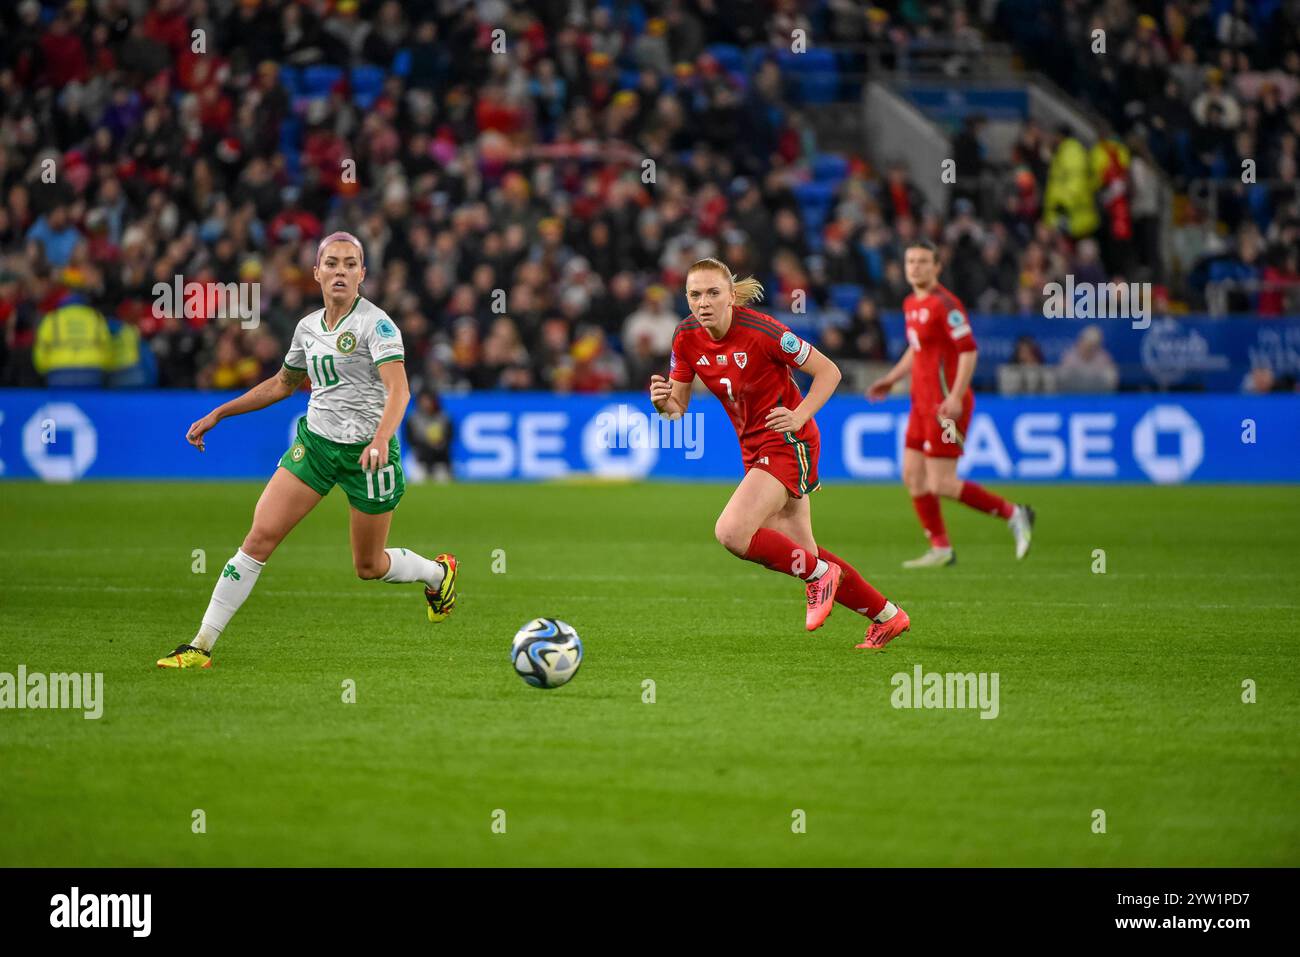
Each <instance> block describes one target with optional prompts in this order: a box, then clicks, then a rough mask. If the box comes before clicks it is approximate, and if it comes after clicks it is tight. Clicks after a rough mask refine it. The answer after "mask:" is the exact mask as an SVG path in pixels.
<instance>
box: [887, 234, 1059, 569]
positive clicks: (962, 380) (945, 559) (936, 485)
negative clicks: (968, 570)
mask: <svg viewBox="0 0 1300 957" xmlns="http://www.w3.org/2000/svg"><path fill="white" fill-rule="evenodd" d="M903 267H904V270H905V272H906V273H907V281H908V282H909V283H910V284H911V286H912V294H911V295H910V296H908V297H907V298H906V299H904V300H903V313H904V316H905V318H906V321H907V351H905V352H904V353H903V356H902V358H900V359H899V360H898V363H897V364H896V365H895V366H894V368H892V369H890V370H889V373H888V374H887V375H885V376H884V377H883V378H880V379H878V380H877V381H875V382H873V383H872V384H871V387H870V388H869V389H868V390H867V398H868V399H871V400H873V401H875V400H878V399H883V398H884V397H885V396H887V395H888V394H889V390H890V389H891V388H892V387H893V385H894V383H896V382H897V381H898V380H899V379H901V378H903V376H905V375H907V373H908V372H909V371H910V372H911V373H912V413H911V415H910V416H909V418H908V420H907V436H906V439H905V441H904V443H903V444H904V449H903V484H904V485H905V486H907V491H908V492H909V493H910V494H911V496H912V504H913V505H914V506H915V507H916V514H917V516H918V517H919V518H920V519H921V527H922V528H923V529H924V530H925V534H926V537H927V538H928V539H929V540H930V550H929V551H927V552H926V553H925V554H924V555H922V556H921V557H920V558H914V559H912V560H911V561H907V562H904V563H903V565H904V567H906V568H930V567H935V566H942V565H951V564H952V563H953V562H955V561H956V560H957V554H956V552H954V551H953V548H952V543H951V542H950V541H949V540H948V530H947V529H946V528H945V527H944V524H943V513H942V512H941V511H940V508H939V496H940V495H942V496H943V497H945V498H954V499H956V500H957V501H959V502H961V503H962V504H963V505H969V506H970V507H971V508H974V509H978V510H979V511H981V512H988V513H989V514H990V515H997V516H999V517H1001V518H1003V519H1006V522H1007V524H1008V526H1010V528H1011V534H1012V535H1013V536H1014V537H1015V541H1016V558H1024V557H1025V554H1026V553H1027V552H1028V551H1029V542H1030V538H1031V536H1032V533H1033V527H1034V510H1033V509H1032V508H1030V507H1029V506H1028V505H1016V504H1013V503H1011V502H1008V501H1007V500H1006V499H1004V498H1002V497H1000V496H998V495H994V494H993V493H992V492H990V491H989V490H988V489H986V488H983V487H982V486H980V485H977V484H975V483H974V482H964V481H962V480H961V479H959V478H958V477H957V459H958V458H959V457H960V456H961V453H962V446H963V444H964V443H965V440H966V428H967V426H968V425H970V417H971V411H972V410H973V409H974V407H975V396H974V395H973V394H972V393H971V390H970V381H971V377H972V376H973V375H974V374H975V354H976V350H975V335H974V333H972V332H971V326H970V317H969V316H967V315H966V309H965V307H963V306H962V304H961V302H960V301H959V300H958V299H957V297H956V296H954V295H953V294H952V293H950V292H949V291H948V290H947V289H945V288H944V287H943V286H941V285H940V284H939V268H940V266H939V254H938V252H937V251H936V250H935V247H934V244H933V243H930V242H928V241H924V240H922V241H920V242H915V243H913V244H912V245H910V246H908V247H907V252H906V254H905V257H904V260H903Z"/></svg>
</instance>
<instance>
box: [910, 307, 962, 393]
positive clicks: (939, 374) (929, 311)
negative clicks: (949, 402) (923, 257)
mask: <svg viewBox="0 0 1300 957" xmlns="http://www.w3.org/2000/svg"><path fill="white" fill-rule="evenodd" d="M903 315H904V317H905V318H906V321H907V344H908V345H909V346H911V347H912V402H913V403H917V404H921V403H924V404H933V405H938V404H939V403H940V402H942V401H943V397H944V396H945V395H947V394H948V389H949V388H951V386H952V383H953V379H954V378H955V377H956V375H957V356H958V355H959V354H960V353H962V352H974V351H975V334H974V333H973V332H971V327H970V317H969V316H967V315H966V307H965V306H963V305H962V304H961V301H960V300H959V299H958V298H957V297H956V296H954V295H953V294H952V293H950V292H949V291H948V290H947V289H945V288H944V287H943V286H941V285H939V284H938V283H935V285H934V288H933V289H932V290H930V294H929V295H927V296H917V295H916V294H912V295H909V296H908V297H907V298H906V299H904V300H903ZM969 395H970V393H969V391H968V392H967V396H969Z"/></svg>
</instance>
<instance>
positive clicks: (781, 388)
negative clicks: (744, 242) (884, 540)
mask: <svg viewBox="0 0 1300 957" xmlns="http://www.w3.org/2000/svg"><path fill="white" fill-rule="evenodd" d="M762 294H763V287H762V286H761V285H760V284H759V283H758V281H757V280H755V279H753V278H749V279H741V280H736V279H735V278H734V277H733V276H732V275H731V270H730V269H729V268H728V267H727V266H726V265H725V264H724V263H722V262H720V261H718V260H716V259H701V260H700V261H699V262H697V263H695V264H694V265H693V266H691V268H690V269H689V270H687V273H686V299H687V302H688V303H689V304H690V307H691V315H690V318H688V319H686V320H684V321H683V322H682V323H681V324H680V325H678V327H677V331H676V332H675V333H674V334H673V348H672V358H671V362H670V365H669V373H668V374H669V378H668V379H665V378H664V377H663V376H659V375H657V376H653V377H652V378H651V381H650V400H651V402H653V403H654V407H655V409H656V410H657V411H658V412H659V413H660V414H661V415H667V416H669V417H676V416H679V415H681V414H683V413H684V412H685V411H686V408H687V406H688V405H690V401H691V382H692V381H693V380H694V379H695V377H696V376H699V377H700V379H701V380H702V381H703V382H704V384H705V385H706V386H707V387H708V389H709V391H710V392H712V393H713V394H714V395H715V396H717V398H718V401H719V402H721V403H722V407H723V408H724V409H726V410H727V415H728V417H729V418H730V419H731V424H732V426H734V427H735V429H736V435H737V436H738V437H739V438H740V449H741V455H742V458H743V460H744V466H745V477H744V478H743V479H742V480H741V482H740V485H738V486H737V487H736V491H735V492H733V493H732V495H731V499H730V500H729V501H728V502H727V506H726V508H724V509H723V510H722V514H721V515H720V516H718V522H717V525H716V526H715V527H714V534H715V535H716V536H717V539H718V542H719V543H720V544H721V545H722V546H723V547H724V548H726V549H727V550H728V551H730V552H731V553H732V554H734V555H737V556H738V557H740V558H744V559H746V560H748V561H751V562H757V563H758V564H760V565H764V566H766V567H767V568H770V569H772V570H773V571H778V572H781V573H783V574H786V575H791V576H793V577H795V578H799V579H802V580H803V582H804V583H805V592H806V596H807V605H808V609H807V616H806V619H805V626H806V627H807V629H808V630H809V631H815V630H816V629H818V628H820V627H821V626H822V623H823V622H825V621H826V617H827V616H828V615H829V614H830V612H831V608H832V607H833V606H834V603H835V602H836V601H838V602H839V603H840V604H842V605H844V606H845V607H847V608H851V609H853V610H854V611H855V612H857V613H858V614H860V615H864V616H866V617H867V618H869V619H871V624H870V625H869V626H868V627H867V633H866V636H865V638H864V639H863V641H862V643H861V644H860V645H858V646H857V647H859V648H874V649H879V648H883V647H884V646H885V645H887V644H888V643H889V642H890V641H892V640H893V639H895V638H897V637H898V636H899V635H901V634H902V633H903V632H905V631H907V630H908V627H909V625H910V624H911V622H910V621H909V619H908V617H907V612H905V611H903V609H901V608H898V607H896V606H895V605H894V604H893V603H892V602H890V601H888V600H886V598H885V596H884V595H882V594H880V592H878V591H876V589H874V588H872V587H871V585H870V584H868V583H867V582H866V580H864V579H863V577H862V576H861V575H859V574H858V573H857V571H856V570H855V569H854V568H853V566H852V565H850V564H849V563H848V562H846V561H844V559H842V558H838V557H836V556H835V555H833V554H831V552H829V551H827V550H826V548H825V547H823V546H819V545H818V544H817V541H816V539H815V538H814V537H813V530H812V514H811V511H810V509H809V504H808V497H807V496H808V493H809V492H812V491H815V490H816V489H818V488H819V487H820V485H821V483H820V482H819V481H818V480H817V455H818V452H819V451H820V448H821V441H820V435H819V433H818V431H817V423H816V422H815V421H813V415H814V414H815V413H816V412H817V410H818V409H820V408H821V407H822V406H823V405H824V404H825V403H826V400H827V399H829V398H830V396H831V393H833V392H834V391H835V387H836V386H837V385H838V384H839V381H840V370H839V368H838V367H837V366H836V365H835V363H833V362H831V360H830V359H828V358H826V357H825V356H824V355H822V354H821V353H820V352H818V351H817V350H816V349H814V348H813V347H812V346H811V345H809V344H808V343H807V342H804V341H803V340H802V339H800V338H799V337H798V336H796V335H795V334H794V333H793V332H791V331H790V330H789V329H788V328H786V327H785V326H784V325H782V324H781V323H779V322H777V321H776V320H775V319H773V318H772V317H771V316H768V315H765V314H764V313H761V312H755V311H754V310H753V309H750V308H748V307H747V305H746V304H747V303H750V302H754V301H756V300H757V299H759V297H761V296H762ZM791 369H802V370H803V371H805V372H807V373H809V374H810V375H812V377H813V381H812V387H811V388H810V389H809V390H808V395H807V396H806V397H805V396H803V395H801V394H800V392H799V387H798V386H797V385H795V382H794V377H793V376H792V374H791V371H790V370H791Z"/></svg>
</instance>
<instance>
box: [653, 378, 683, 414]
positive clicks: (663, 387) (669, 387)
mask: <svg viewBox="0 0 1300 957" xmlns="http://www.w3.org/2000/svg"><path fill="white" fill-rule="evenodd" d="M650 402H651V403H652V404H653V405H654V407H655V411H656V412H658V413H659V414H660V415H662V416H665V417H666V418H669V419H675V418H677V417H678V416H679V415H684V414H685V413H686V408H687V406H689V405H690V404H691V384H690V383H689V382H678V381H677V380H676V379H665V378H664V377H663V376H661V375H652V376H651V377H650Z"/></svg>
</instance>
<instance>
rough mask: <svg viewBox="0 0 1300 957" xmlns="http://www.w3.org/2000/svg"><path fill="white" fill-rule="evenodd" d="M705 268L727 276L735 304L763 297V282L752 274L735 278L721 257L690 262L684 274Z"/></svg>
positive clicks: (745, 303)
mask: <svg viewBox="0 0 1300 957" xmlns="http://www.w3.org/2000/svg"><path fill="white" fill-rule="evenodd" d="M705 269H710V270H716V271H717V272H720V273H722V275H724V276H726V277H727V282H729V283H731V288H732V289H734V290H735V292H736V305H738V306H747V305H749V304H750V303H751V302H761V301H762V299H763V284H762V283H761V282H759V281H758V280H757V279H755V278H754V277H753V276H746V277H745V278H744V279H737V278H736V277H735V276H733V275H732V274H731V269H730V268H729V267H728V266H727V264H726V263H724V262H723V261H722V260H721V259H714V258H713V257H709V258H708V259H701V260H698V261H697V262H694V263H692V264H691V268H690V269H688V270H686V275H687V276H689V275H691V273H696V272H701V271H703V270H705Z"/></svg>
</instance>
